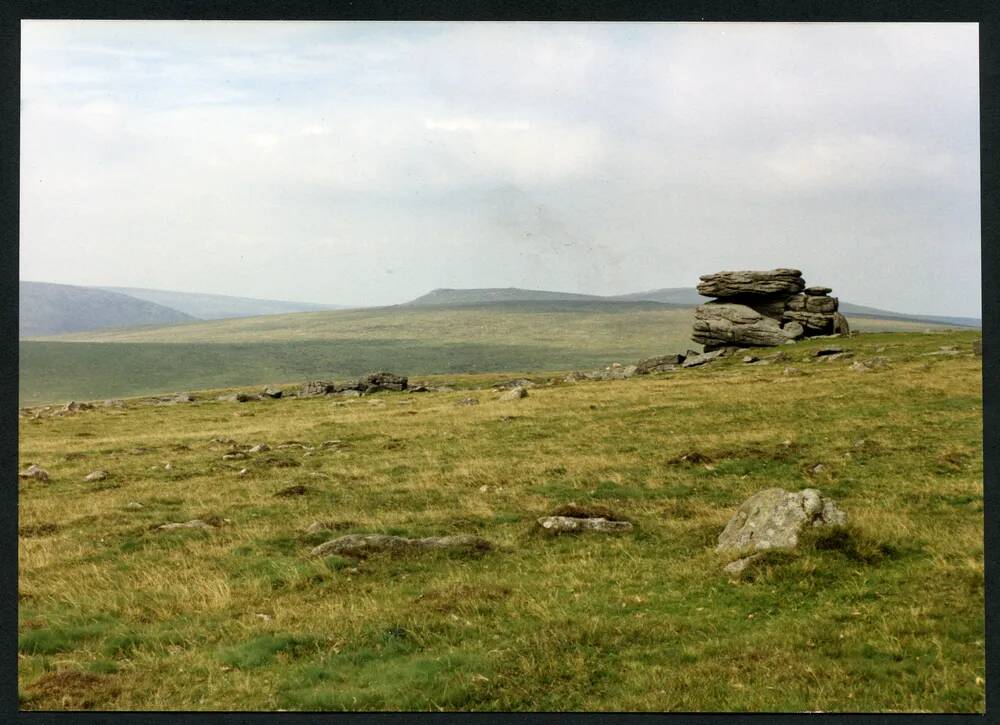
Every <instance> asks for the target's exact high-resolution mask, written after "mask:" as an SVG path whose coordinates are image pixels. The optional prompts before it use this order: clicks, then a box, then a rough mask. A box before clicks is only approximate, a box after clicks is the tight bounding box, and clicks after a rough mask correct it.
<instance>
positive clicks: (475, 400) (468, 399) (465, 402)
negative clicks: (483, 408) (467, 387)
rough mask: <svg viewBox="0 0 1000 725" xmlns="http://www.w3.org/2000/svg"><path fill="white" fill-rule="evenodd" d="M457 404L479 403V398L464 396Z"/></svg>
mask: <svg viewBox="0 0 1000 725" xmlns="http://www.w3.org/2000/svg"><path fill="white" fill-rule="evenodd" d="M455 405H479V400H477V399H476V398H462V399H461V400H460V401H458V402H457V403H455Z"/></svg>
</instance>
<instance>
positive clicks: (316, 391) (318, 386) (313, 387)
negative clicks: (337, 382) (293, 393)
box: [299, 380, 334, 398]
mask: <svg viewBox="0 0 1000 725" xmlns="http://www.w3.org/2000/svg"><path fill="white" fill-rule="evenodd" d="M333 387H334V385H333V383H327V382H324V381H322V380H311V381H309V382H307V383H303V384H302V389H301V390H299V397H300V398H310V397H313V396H316V395H326V394H327V393H329V392H332V390H333Z"/></svg>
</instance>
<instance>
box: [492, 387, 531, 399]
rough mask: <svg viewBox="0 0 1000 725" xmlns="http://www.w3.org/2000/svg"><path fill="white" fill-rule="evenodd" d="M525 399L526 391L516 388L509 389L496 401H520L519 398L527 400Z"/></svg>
mask: <svg viewBox="0 0 1000 725" xmlns="http://www.w3.org/2000/svg"><path fill="white" fill-rule="evenodd" d="M527 397H528V391H527V390H525V389H524V388H522V387H520V386H518V387H516V388H511V389H510V390H508V391H507V392H506V393H504V394H503V395H501V396H500V397H499V398H497V400H500V401H508V400H520V399H521V398H527Z"/></svg>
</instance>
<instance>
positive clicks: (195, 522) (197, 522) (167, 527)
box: [156, 519, 215, 531]
mask: <svg viewBox="0 0 1000 725" xmlns="http://www.w3.org/2000/svg"><path fill="white" fill-rule="evenodd" d="M156 528H157V529H158V530H160V531H172V530H174V529H208V530H213V529H214V528H215V527H214V526H212V524H210V523H208V522H207V521H202V520H201V519H191V520H190V521H185V522H184V523H183V524H173V523H172V524H161V525H160V526H157V527H156Z"/></svg>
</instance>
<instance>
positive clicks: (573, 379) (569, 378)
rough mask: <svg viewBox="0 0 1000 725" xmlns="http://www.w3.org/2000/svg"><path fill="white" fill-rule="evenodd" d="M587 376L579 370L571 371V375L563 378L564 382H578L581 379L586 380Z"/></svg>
mask: <svg viewBox="0 0 1000 725" xmlns="http://www.w3.org/2000/svg"><path fill="white" fill-rule="evenodd" d="M586 379H587V376H586V375H584V374H583V373H581V372H579V371H574V372H571V373H570V374H569V375H567V376H566V377H564V378H563V382H564V383H578V382H580V381H581V380H586Z"/></svg>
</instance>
